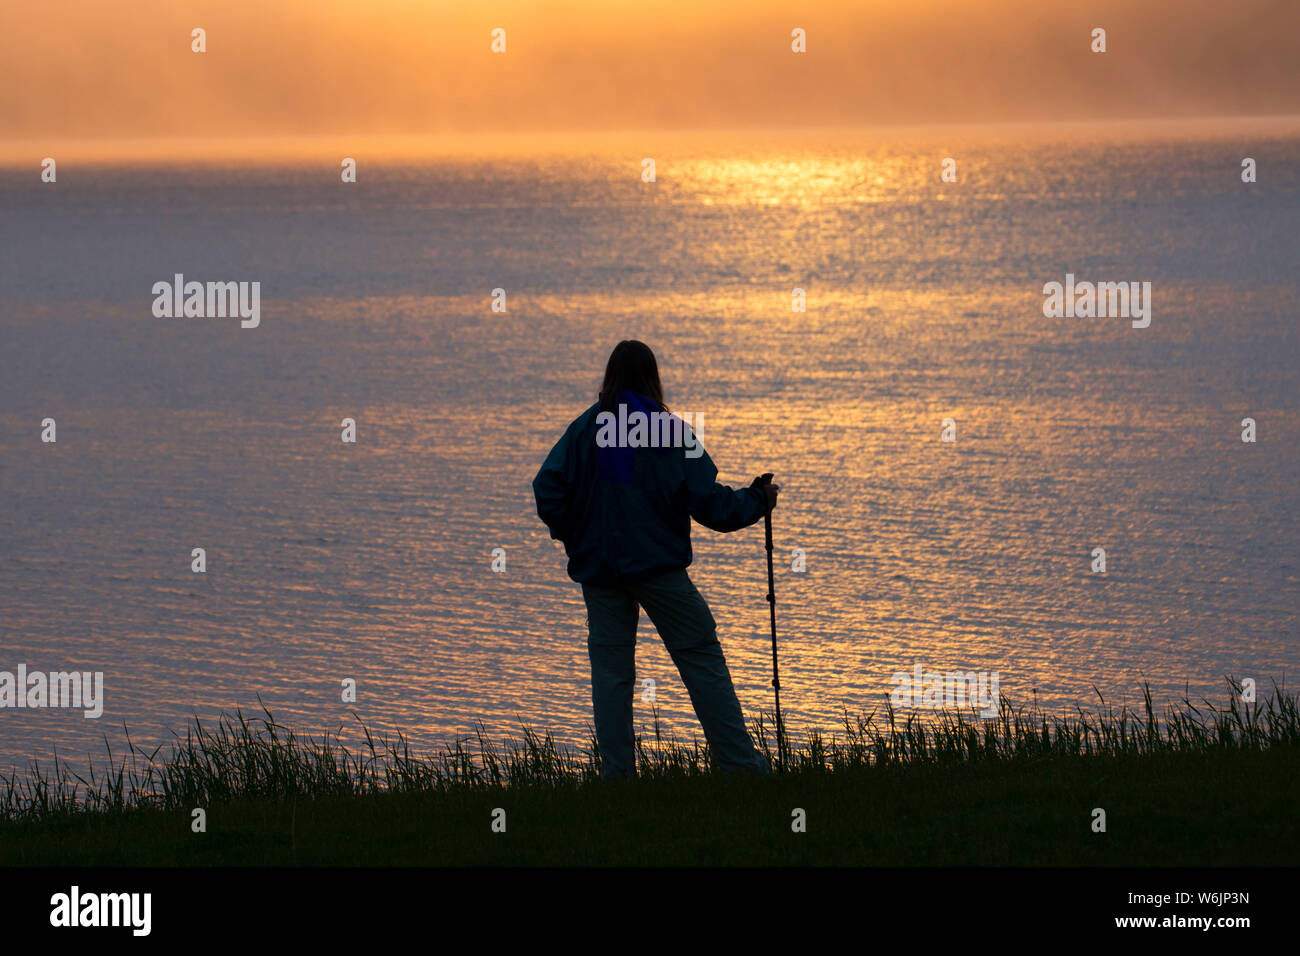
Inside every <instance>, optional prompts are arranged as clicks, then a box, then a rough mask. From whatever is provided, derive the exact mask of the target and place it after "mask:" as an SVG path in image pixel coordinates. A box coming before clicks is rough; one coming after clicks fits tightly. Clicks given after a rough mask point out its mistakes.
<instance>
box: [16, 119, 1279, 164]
mask: <svg viewBox="0 0 1300 956" xmlns="http://www.w3.org/2000/svg"><path fill="white" fill-rule="evenodd" d="M1216 125H1218V126H1223V127H1225V129H1224V132H1225V134H1228V133H1236V132H1241V131H1242V130H1243V129H1245V128H1252V129H1258V128H1261V127H1269V126H1272V127H1277V126H1281V127H1286V126H1287V125H1294V126H1295V129H1294V130H1285V129H1284V130H1283V131H1284V132H1288V133H1300V113H1262V114H1254V115H1245V116H1243V115H1231V116H1223V115H1212V114H1210V115H1197V116H1182V117H1144V116H1133V117H1114V118H1103V119H1096V118H1084V119H1051V120H1041V119H1040V120H993V121H976V120H962V121H957V122H944V121H926V122H920V123H897V122H895V123H859V124H814V125H794V126H739V127H721V126H700V127H693V126H688V127H602V128H567V129H551V130H542V129H538V130H519V129H514V130H460V131H452V130H443V131H440V132H434V133H410V132H401V133H386V132H360V133H357V132H353V133H345V132H322V133H289V134H260V133H259V134H248V135H242V136H224V137H219V136H186V135H179V136H178V135H175V134H159V135H145V136H115V137H102V136H101V137H78V138H70V137H67V136H51V137H38V136H37V137H34V136H23V137H0V164H2V165H6V166H14V165H19V164H21V163H23V162H35V163H39V162H40V160H41V159H42V158H44V157H45V156H49V155H52V154H53V153H54V152H62V153H63V154H64V155H65V156H68V155H71V157H72V158H74V159H78V160H82V161H85V160H88V159H89V160H92V161H102V160H146V161H148V160H155V161H170V160H180V159H185V160H196V159H197V160H202V159H205V158H206V159H207V160H209V161H232V160H238V161H242V162H250V163H253V164H257V163H259V162H265V161H269V160H274V159H284V158H289V157H290V156H292V157H296V158H305V157H307V156H310V155H312V154H314V153H319V152H326V151H330V152H331V153H337V152H338V150H339V148H341V147H346V148H355V147H360V146H364V145H367V144H368V145H369V146H370V148H372V149H376V150H377V151H378V152H380V153H383V154H387V156H388V157H392V158H396V157H399V156H411V155H423V156H431V155H436V154H438V153H444V154H448V155H458V154H464V153H466V152H473V151H476V150H478V151H482V152H486V153H499V152H502V151H503V150H504V149H509V148H518V147H520V146H523V145H527V146H529V147H531V148H533V149H539V148H541V149H542V151H548V150H556V149H557V148H558V150H560V151H574V147H575V146H579V141H580V140H584V139H585V140H588V141H590V142H591V143H593V144H597V145H606V146H607V145H612V144H613V143H614V142H616V141H624V140H629V139H650V138H658V139H660V140H668V141H670V142H671V141H672V140H678V141H682V140H687V141H689V140H700V139H704V138H708V137H713V138H745V139H755V138H760V137H763V136H782V135H810V136H832V137H833V136H854V137H865V138H870V137H871V136H873V135H876V136H880V135H886V134H895V135H897V134H909V133H910V134H913V135H916V136H918V137H928V136H935V135H943V134H954V135H965V136H972V135H975V136H976V138H978V134H984V135H988V136H991V137H996V136H999V135H1006V134H1010V133H1020V134H1025V133H1033V132H1040V133H1041V132H1047V133H1051V132H1056V133H1068V132H1082V131H1085V130H1091V131H1094V132H1095V131H1096V129H1097V128H1098V127H1102V128H1105V129H1107V130H1109V131H1112V132H1121V131H1127V132H1133V131H1137V132H1146V131H1148V130H1150V129H1151V128H1152V127H1154V131H1163V132H1166V133H1167V132H1172V131H1176V130H1179V129H1183V130H1188V129H1190V128H1193V127H1195V128H1198V131H1204V130H1205V129H1206V128H1208V127H1213V126H1216ZM1269 132H1278V130H1269ZM327 147H329V149H328V150H327ZM579 151H580V150H579ZM254 152H256V153H257V155H254ZM383 158H384V157H380V158H379V161H382V160H383ZM372 159H374V158H373V157H372Z"/></svg>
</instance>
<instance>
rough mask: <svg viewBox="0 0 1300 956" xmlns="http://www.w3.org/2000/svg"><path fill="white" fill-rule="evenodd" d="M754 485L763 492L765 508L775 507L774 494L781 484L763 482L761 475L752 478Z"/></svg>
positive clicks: (769, 509)
mask: <svg viewBox="0 0 1300 956" xmlns="http://www.w3.org/2000/svg"><path fill="white" fill-rule="evenodd" d="M754 487H756V488H758V489H759V490H760V491H762V492H763V497H764V498H765V499H766V500H767V510H768V511H771V510H772V509H773V508H775V507H776V496H777V493H778V492H780V490H781V486H780V485H774V484H772V482H770V481H769V482H766V483H764V481H763V478H762V476H761V475H760V476H759V477H758V478H755V479H754Z"/></svg>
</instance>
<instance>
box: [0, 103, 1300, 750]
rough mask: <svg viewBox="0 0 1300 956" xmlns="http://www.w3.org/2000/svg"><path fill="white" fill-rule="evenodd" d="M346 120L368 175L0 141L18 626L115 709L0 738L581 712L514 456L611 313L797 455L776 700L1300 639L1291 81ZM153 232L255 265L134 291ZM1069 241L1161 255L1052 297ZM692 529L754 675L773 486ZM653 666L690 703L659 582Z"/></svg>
mask: <svg viewBox="0 0 1300 956" xmlns="http://www.w3.org/2000/svg"><path fill="white" fill-rule="evenodd" d="M1247 156H1249V157H1251V158H1253V159H1255V160H1256V163H1257V167H1258V182H1255V183H1252V184H1247V183H1243V182H1242V181H1241V176H1240V171H1241V161H1242V158H1243V157H1247ZM646 157H651V158H653V159H654V160H655V163H656V173H657V181H656V182H654V183H646V182H643V181H642V180H641V172H642V168H643V167H642V159H644V158H646ZM946 157H953V158H955V159H956V161H957V173H958V182H957V183H943V182H941V180H940V175H939V173H940V164H941V162H942V160H943V159H944V158H946ZM358 158H359V161H360V166H359V177H358V182H356V183H355V184H348V185H345V184H342V183H341V182H339V173H338V170H339V166H338V157H336V156H333V155H329V156H322V157H316V158H314V159H312V160H309V161H304V162H297V163H292V162H287V161H285V162H277V163H273V164H263V165H257V164H252V165H247V164H245V165H222V164H219V163H217V164H214V163H209V164H202V165H195V164H187V165H159V164H127V163H119V164H115V165H77V164H71V163H64V164H62V165H61V166H60V167H59V180H58V183H57V184H55V185H50V184H42V183H40V182H39V181H38V170H37V167H36V161H35V160H34V161H33V163H31V164H29V165H27V166H24V167H22V168H17V167H8V168H5V169H3V170H2V171H0V172H2V175H0V206H2V208H3V210H4V215H3V217H2V218H0V279H2V282H3V285H2V289H0V293H2V294H0V303H2V305H0V334H3V341H4V345H3V348H2V349H0V670H9V671H14V670H16V668H17V666H18V665H19V664H26V665H27V667H28V668H29V670H43V671H52V670H65V669H72V668H75V669H77V670H83V671H102V672H103V673H104V680H105V702H104V714H103V716H102V717H101V718H100V719H98V720H89V719H85V718H84V717H83V716H82V715H81V713H80V712H79V711H69V710H29V709H24V710H0V767H4V766H10V765H16V766H20V767H21V766H25V765H26V764H27V763H28V762H29V761H30V760H32V759H39V760H41V761H42V762H45V761H47V760H49V758H50V757H51V756H52V754H53V753H54V752H55V751H56V750H57V751H58V753H59V755H60V757H61V758H66V759H68V760H70V761H71V762H72V763H73V764H77V765H84V762H85V760H86V758H87V757H89V756H93V757H94V758H95V760H96V761H98V760H100V759H101V757H102V755H103V753H104V747H105V736H106V737H107V740H108V743H109V744H110V745H112V747H113V750H114V752H115V753H116V752H117V751H118V750H120V749H121V747H122V744H123V742H124V739H125V738H124V727H125V728H126V729H128V730H129V732H130V734H131V738H132V739H133V740H134V741H136V742H137V743H141V744H152V743H157V742H162V741H166V740H170V739H171V735H172V733H173V732H174V731H177V730H183V727H184V724H185V720H186V718H187V717H189V716H190V715H194V714H197V715H199V716H201V717H204V718H205V719H210V718H212V717H214V716H215V715H217V714H219V713H221V712H223V711H224V712H228V713H229V712H232V711H233V710H234V709H235V708H242V709H243V710H244V711H245V712H249V711H253V710H256V709H257V708H258V706H259V704H258V701H259V699H260V700H261V701H262V702H263V703H265V705H266V706H267V707H269V708H270V709H271V710H272V712H273V713H274V714H275V716H276V717H277V719H280V720H282V721H284V722H286V723H288V724H291V725H292V726H294V727H295V728H296V729H298V730H300V731H304V732H310V733H319V732H320V731H322V730H326V729H329V730H333V729H335V728H337V727H339V726H340V725H344V726H348V725H350V724H352V723H353V719H352V717H351V716H350V712H351V711H353V710H355V711H356V712H357V713H358V714H359V715H360V716H361V717H362V718H363V719H364V720H365V721H366V722H367V724H369V725H371V726H372V727H373V728H375V729H377V730H378V731H380V732H387V733H393V732H396V731H401V732H403V733H406V734H407V735H408V736H410V737H411V738H413V740H414V741H415V743H416V744H417V746H418V747H420V748H424V749H434V748H436V747H438V746H440V745H441V744H442V743H444V742H446V741H448V740H450V739H452V738H454V737H455V736H458V735H462V734H467V733H469V732H470V731H471V730H472V729H473V727H474V725H475V723H476V722H478V721H482V722H483V723H484V724H485V725H486V726H487V729H488V731H489V733H491V734H492V735H494V736H496V737H506V736H510V735H512V734H515V733H517V731H518V727H519V722H520V721H525V722H527V723H528V724H530V725H532V726H534V727H537V728H539V729H542V730H548V731H551V732H553V733H554V734H555V735H556V737H557V738H558V739H559V740H560V741H561V742H563V743H566V744H570V745H573V746H581V745H583V744H584V743H585V741H586V735H587V727H588V723H589V721H590V707H591V701H590V683H589V674H588V670H587V666H588V665H587V659H586V647H585V621H584V618H585V614H584V609H583V606H582V602H581V595H580V592H579V589H578V587H577V585H575V584H573V583H572V582H571V581H569V580H568V578H567V577H566V576H565V573H564V559H563V553H562V552H561V551H558V550H557V547H556V545H555V543H554V542H552V541H550V540H549V538H548V536H547V534H546V532H545V529H544V527H543V526H542V524H541V523H540V521H538V519H537V517H536V514H535V512H534V506H533V501H532V495H531V488H530V483H531V480H532V478H533V475H534V474H535V473H536V470H537V467H538V465H539V464H540V462H541V460H542V458H543V457H544V455H545V453H546V451H547V450H548V449H549V448H550V446H551V444H552V443H553V442H554V441H555V440H556V438H557V437H558V436H559V434H560V432H561V431H562V430H563V428H564V427H565V425H566V424H567V423H568V422H569V421H570V420H571V419H572V418H574V417H575V416H576V415H577V414H578V413H579V412H581V411H582V410H583V409H584V408H585V407H586V406H587V405H588V404H589V403H590V402H591V401H592V399H593V397H594V392H595V390H596V387H597V384H598V382H599V377H600V373H601V371H602V368H603V363H604V360H605V358H606V356H607V355H608V353H609V350H610V349H611V347H612V346H613V345H614V344H615V343H616V342H617V341H618V340H619V339H622V338H640V339H643V340H644V341H646V342H648V343H649V344H650V345H651V346H652V347H653V348H654V349H655V350H656V352H657V353H658V355H659V359H660V365H661V369H662V371H663V375H664V379H665V386H666V389H667V399H668V402H669V404H670V405H671V406H673V407H674V408H678V409H681V410H685V411H691V412H692V413H695V414H698V415H702V416H703V426H702V429H701V437H702V439H703V441H704V444H705V445H706V447H707V448H708V450H709V452H710V454H711V455H712V457H713V458H714V460H715V462H716V463H717V465H718V467H719V469H720V471H721V476H722V480H724V481H726V482H728V483H730V484H733V485H734V484H745V483H748V482H749V481H750V480H751V478H752V477H753V476H754V475H756V474H758V473H760V472H763V471H773V472H775V473H776V476H777V481H778V482H779V483H780V484H781V485H782V487H783V494H782V498H781V503H780V506H779V507H778V509H777V511H776V513H775V526H776V544H777V552H776V553H777V559H778V565H777V582H776V589H777V596H778V614H779V626H780V638H781V667H782V685H783V695H782V696H783V704H784V706H785V709H786V719H787V721H788V723H789V725H790V727H791V729H792V730H794V731H795V732H802V731H805V730H810V729H822V730H833V729H834V727H835V726H836V724H837V722H838V719H839V714H840V712H841V709H847V710H848V711H849V712H850V713H858V712H869V711H871V710H873V709H879V708H880V707H882V705H883V704H884V702H885V700H886V699H887V696H888V694H889V692H890V691H891V690H892V689H893V688H894V686H895V683H894V680H893V675H894V674H895V673H896V672H898V671H907V672H911V671H912V670H913V668H914V667H915V666H916V665H918V664H920V665H921V666H922V667H923V668H924V669H926V670H936V671H949V670H958V669H960V670H962V671H989V672H994V671H995V672H997V673H998V675H999V678H1000V687H1001V691H1002V693H1004V694H1006V695H1008V696H1009V697H1011V698H1012V699H1013V700H1016V701H1018V702H1023V703H1030V702H1031V701H1033V700H1036V701H1037V702H1038V703H1039V704H1040V705H1043V706H1045V707H1046V708H1048V709H1049V710H1052V711H1056V712H1059V713H1072V712H1074V710H1075V708H1076V707H1078V706H1082V707H1084V708H1085V709H1093V708H1095V707H1096V706H1097V705H1098V704H1099V699H1098V696H1097V692H1100V694H1101V695H1103V696H1104V698H1105V700H1106V702H1107V704H1110V703H1114V704H1116V705H1119V704H1124V703H1129V704H1132V703H1134V702H1136V701H1138V700H1139V699H1140V692H1141V684H1142V682H1144V681H1146V682H1150V684H1151V686H1152V689H1153V693H1154V695H1155V698H1156V701H1157V702H1158V703H1164V702H1169V701H1172V700H1174V699H1176V698H1181V697H1182V696H1183V694H1184V693H1190V695H1191V696H1192V698H1193V699H1194V700H1196V699H1198V698H1199V697H1202V696H1205V697H1209V698H1210V699H1211V700H1213V701H1215V702H1216V703H1224V702H1225V701H1226V694H1227V690H1228V688H1227V684H1226V682H1225V680H1224V677H1225V675H1228V674H1231V675H1234V676H1237V677H1252V678H1254V679H1255V680H1256V681H1257V682H1258V683H1259V686H1260V688H1261V689H1262V690H1263V691H1264V692H1268V691H1269V690H1270V689H1271V685H1272V682H1273V681H1274V680H1276V681H1278V682H1279V683H1281V682H1283V681H1285V680H1291V681H1292V683H1294V676H1295V669H1296V661H1297V637H1298V635H1297V596H1298V594H1300V587H1298V577H1297V575H1298V568H1300V536H1298V535H1297V530H1298V529H1297V507H1296V494H1295V491H1296V482H1295V477H1296V475H1297V473H1298V472H1300V455H1298V453H1297V447H1298V439H1300V419H1298V417H1297V388H1296V385H1297V359H1298V358H1300V353H1298V349H1297V338H1296V331H1295V329H1296V321H1297V314H1298V312H1300V306H1298V305H1297V299H1298V296H1297V293H1298V291H1300V265H1298V263H1300V228H1298V226H1300V216H1298V213H1300V135H1298V134H1297V126H1296V124H1295V123H1291V124H1290V125H1286V124H1279V126H1278V127H1277V128H1275V129H1265V130H1263V131H1257V132H1255V133H1253V134H1251V135H1249V136H1247V135H1244V134H1241V133H1238V132H1230V133H1229V132H1225V133H1215V132H1214V131H1213V129H1209V130H1204V129H1202V130H1200V131H1199V132H1197V133H1195V134H1194V135H1192V134H1186V133H1180V134H1174V133H1170V132H1168V131H1152V132H1151V133H1150V134H1149V135H1133V134H1131V133H1130V134H1128V135H1124V136H1110V135H1108V133H1107V131H1106V130H1105V129H1103V128H1097V129H1095V130H1082V131H1081V130H1071V131H1055V132H1054V131H1052V130H1043V131H1038V132H1036V133H1034V134H1033V135H1030V134H1028V133H1025V134H1023V135H1007V136H1003V137H996V136H995V137H974V136H971V135H969V134H961V135H952V136H945V134H942V133H939V132H936V133H934V134H933V135H931V136H925V135H922V134H919V133H918V134H910V135H909V136H894V135H889V134H878V135H869V134H860V135H829V134H826V135H817V134H780V135H777V134H768V135H764V136H755V137H753V138H751V139H748V140H746V139H744V138H728V139H726V140H723V139H721V138H720V139H719V140H718V141H717V142H712V141H710V140H708V139H707V138H699V139H696V140H685V141H683V142H682V143H676V144H673V145H668V144H658V143H655V142H649V143H647V144H646V145H645V147H644V148H642V149H636V150H631V149H628V150H618V151H612V150H609V149H604V150H602V149H587V148H584V147H583V146H582V144H581V143H577V142H575V143H574V145H573V147H572V149H570V150H567V151H566V150H552V151H549V152H545V153H538V154H537V155H529V156H517V157H510V156H503V155H501V154H496V155H493V156H491V157H483V158H474V157H472V156H466V155H456V156H454V157H444V158H441V159H436V158H432V159H428V160H426V161H419V162H415V161H392V162H371V161H367V160H366V159H365V157H364V156H360V157H358ZM175 273H182V274H183V275H184V276H185V277H186V279H187V280H191V279H192V280H198V281H208V280H214V281H215V280H222V281H225V280H233V281H258V282H260V283H261V325H260V327H258V328H256V329H242V328H240V325H239V321H238V319H199V318H180V319H162V318H155V317H154V316H153V315H152V312H151V307H152V303H153V295H152V293H151V288H152V286H153V284H154V283H155V282H158V281H170V280H171V278H172V276H173V275H174V274H175ZM1067 273H1072V274H1074V275H1075V276H1076V277H1077V278H1078V279H1079V280H1089V281H1136V282H1143V281H1147V282H1150V283H1151V285H1152V301H1151V306H1152V312H1151V324H1150V327H1148V328H1145V329H1135V328H1133V327H1131V325H1130V323H1129V322H1128V321H1127V320H1125V319H1119V318H1093V319H1086V318H1083V319H1081V318H1060V319H1049V318H1045V317H1044V315H1043V301H1044V296H1043V292H1042V288H1043V285H1044V283H1047V282H1051V281H1063V280H1064V277H1065V275H1066V274H1067ZM498 288H499V289H504V290H505V294H506V308H507V311H505V312H504V313H494V312H493V311H492V310H491V297H492V290H494V289H498ZM795 288H801V289H803V290H805V293H806V296H807V311H806V312H804V313H800V312H794V311H792V309H791V301H792V290H793V289H795ZM345 417H349V418H353V419H355V421H356V423H357V442H356V444H355V445H350V444H344V443H343V442H342V441H341V440H340V432H341V428H340V422H341V420H342V419H343V418H345ZM1246 417H1250V418H1253V419H1255V421H1256V423H1257V429H1258V441H1257V442H1256V443H1254V444H1248V443H1243V442H1242V440H1241V421H1242V419H1243V418H1246ZM44 418H53V419H55V421H56V422H57V442H56V443H54V444H48V443H43V442H42V441H41V422H42V419H44ZM946 418H950V419H952V420H953V421H954V422H955V425H956V435H957V440H956V441H955V442H952V443H945V442H941V441H940V430H941V427H942V422H943V420H944V419H946ZM694 543H695V553H696V561H695V564H694V565H693V567H692V575H693V577H694V579H695V580H696V582H697V584H698V585H699V586H700V588H701V590H702V591H703V593H704V594H705V596H706V597H707V599H708V600H709V602H710V604H711V606H712V609H713V612H714V615H715V617H716V618H717V621H718V624H719V629H720V636H721V640H722V642H723V646H724V648H725V650H726V653H727V657H728V661H729V663H730V666H731V670H732V674H733V676H734V678H735V681H736V685H737V690H738V693H739V695H740V698H741V701H742V704H743V705H744V707H745V710H746V712H747V714H749V715H753V714H754V713H756V712H757V711H758V710H759V709H760V708H769V709H770V706H771V697H770V695H771V690H770V687H769V681H770V679H771V673H770V665H771V659H770V655H771V650H770V644H769V635H768V620H767V605H766V602H765V600H764V594H765V592H766V570H765V563H764V551H763V534H762V526H761V525H759V526H757V527H754V528H750V529H747V530H745V531H742V532H738V533H734V534H731V535H725V536H724V535H719V534H715V533H713V532H710V531H708V530H707V529H704V528H702V527H698V526H697V527H696V529H695V534H694ZM196 547H202V548H204V549H206V554H207V571H206V573H204V574H196V573H193V572H192V571H191V570H190V561H191V557H190V555H191V549H193V548H196ZM1099 547H1100V548H1104V549H1105V552H1106V562H1107V570H1106V573H1105V574H1098V573H1093V572H1092V571H1091V570H1090V566H1091V564H1092V560H1093V558H1092V553H1093V549H1095V548H1099ZM497 548H501V549H504V553H505V562H506V569H505V571H504V573H495V572H494V571H493V570H492V567H491V565H492V561H493V551H494V549H497ZM796 548H797V549H801V551H802V553H803V555H804V558H803V560H804V561H805V562H806V570H805V571H803V572H796V571H794V570H792V568H791V565H792V562H793V549H796ZM637 666H638V677H639V678H651V679H653V680H654V681H655V682H656V697H657V702H658V706H659V708H660V712H661V716H662V719H663V722H664V725H665V726H666V728H667V729H668V730H669V731H671V732H673V733H675V734H677V735H678V736H679V737H682V738H689V736H690V735H691V733H693V732H696V731H697V730H698V727H697V725H696V724H695V722H694V718H693V716H692V713H691V710H690V703H689V700H688V699H687V697H686V694H685V690H684V688H683V687H682V685H681V683H680V681H679V679H678V677H677V675H676V673H675V671H674V670H673V667H672V664H671V661H670V660H669V658H668V656H667V654H666V652H665V651H664V650H663V647H662V645H661V644H660V642H659V640H658V638H657V636H656V634H655V632H654V630H653V628H652V627H651V626H650V625H649V623H648V622H647V621H645V619H644V618H643V620H642V626H641V632H640V644H639V647H638V665H637ZM349 678H350V679H353V680H355V681H356V685H357V689H358V701H357V703H356V704H355V705H354V704H345V703H343V702H342V701H341V699H340V697H341V695H340V688H341V682H342V681H344V680H345V679H349ZM1094 688H1095V691H1094ZM636 713H637V719H638V723H639V724H642V725H643V724H644V722H645V721H647V720H648V718H649V717H650V705H649V704H648V703H644V702H642V700H641V697H640V694H639V693H638V697H637V703H636Z"/></svg>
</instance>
